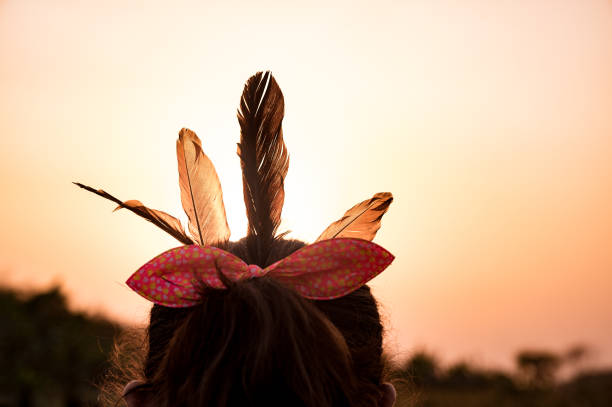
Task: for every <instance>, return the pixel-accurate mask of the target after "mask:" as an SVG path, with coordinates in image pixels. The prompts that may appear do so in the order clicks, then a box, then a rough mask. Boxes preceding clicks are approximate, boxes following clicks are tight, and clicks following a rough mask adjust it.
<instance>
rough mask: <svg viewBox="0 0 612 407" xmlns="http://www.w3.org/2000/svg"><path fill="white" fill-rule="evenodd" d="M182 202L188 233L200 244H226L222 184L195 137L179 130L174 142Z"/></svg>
mask: <svg viewBox="0 0 612 407" xmlns="http://www.w3.org/2000/svg"><path fill="white" fill-rule="evenodd" d="M176 156H177V160H178V171H179V185H180V187H181V202H182V204H183V209H184V210H185V213H186V214H187V217H188V218H189V232H190V234H191V236H192V238H193V240H194V241H196V242H197V243H198V244H200V245H208V244H215V243H220V242H226V241H227V240H228V239H229V237H230V229H229V226H228V224H227V218H226V216H225V206H224V205H223V192H222V191H221V183H220V182H219V177H218V176H217V172H216V171H215V167H214V166H213V164H212V162H211V161H210V159H209V158H208V157H207V156H206V154H204V151H203V150H202V144H201V142H200V139H199V138H198V136H196V134H195V133H194V132H193V131H191V130H189V129H182V130H181V131H180V133H179V138H178V140H177V141H176Z"/></svg>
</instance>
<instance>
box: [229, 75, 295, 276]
mask: <svg viewBox="0 0 612 407" xmlns="http://www.w3.org/2000/svg"><path fill="white" fill-rule="evenodd" d="M284 109H285V102H284V99H283V93H282V92H281V90H280V87H279V86H278V84H277V83H276V80H275V79H274V77H273V76H272V74H270V72H265V73H262V72H258V73H257V74H255V75H253V76H252V77H251V78H249V80H248V81H247V82H246V84H245V85H244V91H243V92H242V98H241V100H240V109H239V110H238V122H239V123H240V143H239V144H238V155H239V157H240V163H241V165H242V184H243V192H244V203H245V205H246V211H247V217H248V220H249V226H248V230H247V247H248V250H249V255H250V257H251V258H250V259H249V261H251V262H252V263H253V264H258V265H260V266H262V267H264V266H267V262H268V256H269V253H270V247H271V243H272V240H274V238H275V234H276V230H277V229H278V226H279V224H280V218H281V212H282V210H283V202H284V200H285V191H284V187H283V184H284V180H285V176H286V175H287V170H288V168H289V153H288V152H287V147H286V146H285V143H284V141H283V131H282V121H283V115H284Z"/></svg>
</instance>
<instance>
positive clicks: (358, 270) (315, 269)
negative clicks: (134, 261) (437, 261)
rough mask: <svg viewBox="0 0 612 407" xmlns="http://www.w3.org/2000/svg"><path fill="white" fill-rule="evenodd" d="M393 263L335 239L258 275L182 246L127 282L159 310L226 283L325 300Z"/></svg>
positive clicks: (218, 252)
mask: <svg viewBox="0 0 612 407" xmlns="http://www.w3.org/2000/svg"><path fill="white" fill-rule="evenodd" d="M393 259H394V257H393V255H392V254H391V253H389V252H388V251H387V250H385V249H384V248H382V247H381V246H379V245H377V244H375V243H372V242H369V241H366V240H361V239H349V238H336V239H330V240H323V241H319V242H316V243H314V244H311V245H308V246H305V247H303V248H301V249H300V250H297V251H295V252H294V253H292V254H291V255H289V256H287V257H285V258H284V259H282V260H279V261H277V262H276V263H274V264H272V265H270V266H268V267H266V268H265V269H261V268H260V267H259V266H256V265H247V264H246V263H245V262H243V261H242V260H241V259H239V258H238V257H236V256H234V255H233V254H231V253H228V252H226V251H224V250H222V249H219V248H216V247H212V246H198V245H190V246H181V247H177V248H174V249H171V250H168V251H167V252H165V253H162V254H160V255H158V256H157V257H155V258H153V259H152V260H151V261H149V262H148V263H146V264H145V265H144V266H142V267H141V268H140V269H138V270H137V271H136V272H135V273H134V274H132V276H131V277H130V278H129V279H128V280H127V285H128V286H130V288H132V289H133V290H134V291H136V292H137V293H138V294H140V295H141V296H143V297H145V298H146V299H148V300H149V301H152V302H154V303H155V304H158V305H163V306H166V307H174V308H183V307H190V306H193V305H196V304H197V303H198V302H200V301H201V298H199V291H198V286H199V285H200V284H201V283H204V284H206V285H208V286H210V287H214V288H219V289H222V288H225V286H224V284H223V283H222V281H221V280H220V279H219V276H218V270H219V271H221V272H222V273H223V274H224V275H225V276H226V277H227V278H228V279H230V280H232V281H238V280H241V279H248V278H255V277H262V276H265V275H268V276H269V277H271V278H274V279H276V280H278V281H280V282H281V283H283V284H285V285H287V286H289V287H291V288H293V289H294V290H296V291H297V292H298V293H299V294H300V295H302V296H303V297H306V298H310V299H314V300H330V299H334V298H338V297H342V296H344V295H347V294H349V293H351V292H352V291H355V290H356V289H358V288H359V287H361V286H363V285H364V284H365V283H367V282H368V281H370V280H371V279H372V278H374V277H375V276H377V275H378V274H379V273H380V272H382V271H383V270H384V269H385V268H387V266H389V264H391V262H392V261H393Z"/></svg>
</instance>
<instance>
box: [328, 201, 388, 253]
mask: <svg viewBox="0 0 612 407" xmlns="http://www.w3.org/2000/svg"><path fill="white" fill-rule="evenodd" d="M391 202H393V195H391V193H390V192H379V193H377V194H375V195H374V196H373V197H372V198H370V199H367V200H365V201H363V202H360V203H358V204H357V205H355V206H353V207H352V208H351V209H349V210H348V211H346V213H345V214H344V216H343V217H342V218H340V219H339V220H337V221H335V222H334V223H332V224H331V225H329V226H328V227H327V229H325V230H324V231H323V233H321V236H319V238H318V239H317V240H316V241H317V242H318V241H319V240H326V239H333V238H337V237H350V238H358V239H364V240H370V241H371V240H372V239H374V236H376V232H377V231H378V229H380V222H381V219H382V217H383V215H384V214H385V212H387V210H388V209H389V205H391Z"/></svg>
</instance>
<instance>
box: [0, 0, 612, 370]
mask: <svg viewBox="0 0 612 407" xmlns="http://www.w3.org/2000/svg"><path fill="white" fill-rule="evenodd" d="M289 3H290V2H283V1H276V2H275V1H270V2H263V3H262V2H257V3H254V2H247V1H245V2H243V3H239V2H231V1H214V2H213V1H208V2H206V1H197V2H196V1H193V2H186V1H177V2H165V1H155V2H153V1H147V2H145V1H119V0H112V1H104V2H100V1H78V2H77V1H72V0H56V1H47V0H38V1H36V0H28V1H23V0H8V1H7V0H0V191H1V199H0V225H1V231H0V278H2V280H3V281H5V282H8V283H10V284H12V285H18V286H34V287H46V286H48V285H49V284H52V283H54V282H59V283H61V284H62V285H63V286H64V287H65V289H66V290H67V292H68V293H69V294H70V296H71V298H72V302H73V304H74V306H76V307H80V308H84V307H86V308H88V309H91V310H98V311H102V312H105V313H108V314H110V315H112V316H115V317H120V318H122V319H123V320H126V321H137V322H143V321H144V320H145V316H146V312H147V309H148V307H149V304H148V303H147V302H146V301H145V300H143V299H141V298H140V297H139V296H137V295H136V294H133V293H132V292H131V291H130V290H129V289H128V288H127V287H126V286H125V285H124V284H123V281H125V279H126V278H127V277H128V276H129V275H130V274H131V273H132V272H133V271H134V270H136V269H137V268H138V267H139V266H141V265H142V264H143V263H144V262H145V261H147V260H149V259H150V258H152V257H153V256H155V255H157V254H158V253H160V252H162V251H164V250H166V249H168V248H170V247H174V246H176V245H178V243H177V242H176V241H174V240H173V239H172V238H171V237H169V236H166V235H165V234H164V233H163V232H162V231H160V230H157V229H156V228H155V227H154V226H152V225H151V224H149V223H147V222H145V221H143V220H142V219H139V218H137V217H136V216H134V215H132V214H131V213H128V212H125V213H122V212H121V211H120V212H118V213H112V212H111V211H112V209H113V205H112V204H111V203H110V202H107V201H104V200H103V199H101V198H98V197H95V196H93V195H91V194H89V193H87V192H85V191H83V190H79V189H78V188H76V187H75V186H73V185H72V184H71V182H72V181H81V182H83V183H86V184H89V185H92V186H95V187H100V188H104V189H105V190H107V191H108V192H110V193H112V194H114V195H116V196H117V197H119V198H121V199H125V200H127V199H139V200H141V201H142V202H144V203H145V204H146V205H149V206H151V207H153V208H156V209H161V210H164V211H167V212H169V213H171V214H174V215H179V214H180V215H181V217H182V219H184V218H185V217H184V215H183V211H182V208H181V204H180V198H179V188H178V183H177V179H178V175H177V169H176V156H175V140H176V138H177V135H178V131H179V130H180V129H181V127H189V128H191V129H192V130H194V131H195V132H196V133H197V134H198V135H199V136H200V138H201V139H202V140H203V145H204V148H205V151H206V152H207V154H208V156H209V157H210V158H211V159H212V161H213V162H214V164H215V166H216V167H217V172H218V173H219V177H220V179H221V183H222V185H223V188H224V194H225V205H226V209H227V214H228V219H229V223H230V227H231V229H232V231H233V234H232V238H233V239H237V238H240V237H242V236H243V235H244V234H245V228H246V216H245V214H244V205H243V201H242V185H241V176H240V169H239V161H238V158H237V156H236V154H235V152H236V144H235V143H236V142H237V141H238V137H239V127H238V123H237V120H236V109H237V107H238V102H239V97H240V94H241V92H242V86H243V84H244V81H245V80H246V79H247V78H248V77H249V76H250V75H251V74H253V73H255V72H256V71H258V70H263V69H271V70H272V71H273V73H274V74H275V76H276V78H277V80H278V83H279V85H280V86H281V88H282V90H283V92H284V95H285V104H286V116H285V121H284V134H285V141H286V144H287V146H288V148H289V151H290V153H291V165H290V169H289V175H288V177H287V179H286V200H285V210H284V212H283V222H284V228H283V230H286V229H290V230H292V231H293V232H292V233H291V235H290V236H292V237H297V238H302V239H305V240H308V241H312V240H314V239H315V238H316V237H317V236H318V234H319V233H320V232H321V231H322V230H323V229H324V228H325V227H326V226H327V225H328V224H329V223H330V222H332V221H334V220H336V219H337V218H339V217H340V216H341V215H342V214H343V213H344V211H345V210H346V209H348V208H349V207H351V206H352V205H353V204H355V203H357V202H359V201H361V200H363V199H366V198H369V197H370V196H372V195H373V194H374V193H375V192H379V191H391V192H393V194H394V196H395V202H394V203H393V205H392V206H391V209H390V210H389V212H388V214H387V215H386V216H385V218H384V220H383V227H382V229H381V230H380V232H379V234H378V236H377V238H376V242H378V243H379V244H381V245H383V246H385V247H386V248H387V249H389V250H390V251H391V252H392V253H394V254H395V255H396V257H397V259H396V261H395V263H394V264H393V265H392V266H391V267H390V268H389V269H388V270H387V271H385V272H384V273H383V274H382V275H381V276H379V277H377V278H376V279H375V280H374V282H373V287H374V290H375V294H376V295H377V297H378V299H379V300H380V302H381V303H382V304H383V308H384V313H385V315H386V318H387V327H388V328H389V335H388V344H389V346H390V348H391V349H393V351H394V352H396V353H397V352H399V353H400V354H402V353H403V352H408V351H410V350H411V349H414V348H416V347H420V346H425V347H426V348H427V349H430V350H433V351H435V352H438V353H439V354H440V355H441V356H442V357H443V359H444V360H448V361H453V360H457V358H460V357H467V358H471V359H472V360H474V361H476V362H481V363H485V364H506V365H507V364H508V363H509V361H510V357H511V356H512V355H513V353H514V352H515V351H516V350H518V349H519V348H523V347H538V348H539V347H541V348H546V349H551V350H559V351H561V350H564V349H565V348H567V347H568V346H570V345H572V344H576V343H584V344H587V345H590V346H592V347H593V349H594V350H595V351H596V357H597V359H598V360H599V361H600V362H601V363H606V364H612V341H611V339H612V294H611V293H612V3H610V2H609V1H605V0H601V1H598V0H590V1H584V0H573V1H572V0H566V1H563V0H551V1H538V0H536V1H533V0H525V1H489V0H482V1H476V0H474V1H462V2H456V1H442V0H440V1H430V0H413V1H405V2H401V1H379V2H376V6H374V4H375V3H374V2H355V1H350V2H349V1H347V2H334V3H333V4H334V5H330V4H329V2H314V3H313V2H309V3H307V4H306V3H304V4H302V5H300V6H289V5H288V4H289ZM170 4H172V6H170Z"/></svg>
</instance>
